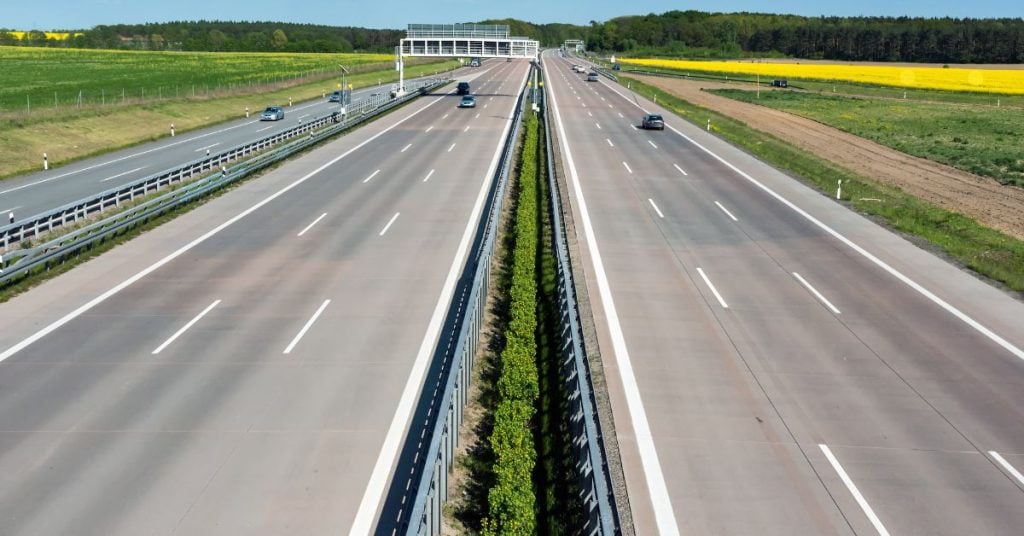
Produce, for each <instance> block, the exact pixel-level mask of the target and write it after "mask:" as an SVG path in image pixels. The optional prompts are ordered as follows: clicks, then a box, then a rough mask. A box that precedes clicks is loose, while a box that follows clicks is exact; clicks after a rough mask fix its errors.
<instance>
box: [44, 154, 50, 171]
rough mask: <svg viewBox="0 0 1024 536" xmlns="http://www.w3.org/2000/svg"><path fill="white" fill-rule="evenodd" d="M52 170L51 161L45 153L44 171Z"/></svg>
mask: <svg viewBox="0 0 1024 536" xmlns="http://www.w3.org/2000/svg"><path fill="white" fill-rule="evenodd" d="M48 169H50V159H49V158H47V156H46V153H43V171H46V170H48Z"/></svg>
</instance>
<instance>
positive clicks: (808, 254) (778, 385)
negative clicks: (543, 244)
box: [546, 56, 1024, 534]
mask: <svg viewBox="0 0 1024 536" xmlns="http://www.w3.org/2000/svg"><path fill="white" fill-rule="evenodd" d="M546 63H547V68H548V78H547V80H548V84H549V87H551V88H553V90H554V93H555V100H556V102H557V109H558V112H559V114H558V115H559V116H560V118H561V125H560V129H559V130H560V135H561V137H562V139H561V141H562V142H563V144H564V145H563V150H567V153H569V154H571V156H572V161H573V167H574V172H575V179H576V180H577V181H578V184H577V185H576V186H578V187H572V188H570V191H571V193H572V196H573V200H574V201H575V203H576V210H577V218H578V221H580V220H581V219H589V220H590V225H592V229H591V230H590V231H591V232H590V236H588V237H587V239H588V242H587V243H588V247H587V248H585V254H586V255H587V257H588V260H587V263H585V264H586V266H587V268H588V272H587V277H588V281H587V284H588V288H589V289H590V291H591V295H592V297H594V298H599V301H600V302H601V303H602V306H601V307H597V308H596V309H595V315H596V316H597V318H596V321H597V325H598V329H599V334H600V337H601V341H600V342H601V345H602V348H603V349H604V355H605V356H608V357H607V359H608V360H609V361H610V362H608V363H606V367H607V368H606V370H607V371H608V373H609V375H610V381H609V385H610V386H611V388H612V389H613V390H612V393H611V395H612V406H613V411H614V412H615V414H616V419H617V423H623V422H625V423H629V425H630V426H624V425H622V424H620V425H619V426H618V430H619V434H620V437H619V441H620V443H621V444H622V445H623V455H624V466H625V470H626V478H627V485H628V487H629V491H630V495H631V498H632V506H633V510H634V516H635V517H636V520H637V524H638V530H639V533H642V534H647V533H654V532H655V531H656V530H658V529H660V530H661V532H662V533H665V534H671V533H674V532H676V531H678V532H679V533H683V534H753V533H756V534H837V533H838V534H849V533H856V534H873V533H879V534H884V533H892V534H1017V533H1019V527H1021V526H1024V482H1021V481H1020V480H1018V479H1017V478H1016V477H1015V476H1014V474H1013V471H1012V470H1011V468H1016V470H1018V471H1019V469H1020V466H1021V462H1022V458H1021V453H1022V452H1024V405H1022V402H1024V397H1022V395H1024V360H1022V359H1021V355H1020V353H1019V352H1020V348H1021V347H1022V345H1024V330H1022V329H1021V324H1020V323H1019V320H1018V319H1019V318H1021V315H1022V313H1024V307H1022V305H1021V304H1020V303H1019V302H1017V301H1015V300H1013V299H1011V298H1008V297H1006V296H1005V295H1003V294H1001V293H1000V292H998V291H996V290H994V289H992V288H990V287H987V286H986V285H984V284H983V283H980V282H978V281H977V280H975V279H973V278H972V277H971V276H969V275H967V274H964V273H962V272H960V271H959V270H957V269H956V268H954V267H952V266H949V265H947V264H945V263H943V262H942V261H940V260H938V259H936V258H934V257H932V256H931V255H929V254H927V253H925V252H923V251H922V250H919V249H917V248H916V247H914V246H912V245H911V244H909V243H908V242H906V241H904V240H902V239H900V238H899V237H896V236H894V235H892V234H891V233H888V232H887V231H885V230H884V229H881V228H879V227H878V226H876V225H874V224H872V223H871V222H868V221H867V220H864V219H863V218H860V217H859V216H856V215H854V214H852V213H849V212H848V211H846V210H845V209H843V208H842V207H840V206H838V205H835V204H834V203H832V202H831V201H829V200H828V199H826V198H824V197H822V196H820V195H819V194H817V193H815V192H812V191H810V190H808V189H807V188H804V187H803V186H801V185H799V184H798V183H796V182H795V181H793V180H792V179H790V178H788V177H786V176H785V175H783V174H781V173H779V172H777V171H775V170H772V169H771V168H770V167H768V166H766V165H764V164H762V163H760V162H758V161H756V160H755V159H753V158H751V157H750V156H749V155H746V154H745V153H742V152H741V151H738V150H736V149H734V148H731V147H729V146H728V145H727V144H725V143H723V142H721V141H720V140H718V139H716V138H713V137H712V136H709V135H708V134H707V133H705V132H703V131H702V130H701V129H699V128H697V127H693V126H692V125H690V124H689V123H684V122H683V121H681V120H678V119H674V118H673V116H667V119H668V123H669V125H670V126H671V127H675V129H677V130H678V133H677V132H675V131H673V130H671V129H669V130H666V131H665V132H645V131H639V130H637V129H636V128H634V125H635V124H639V119H640V115H641V113H642V112H641V109H640V108H639V107H638V104H639V105H641V106H643V107H644V108H646V109H649V110H655V109H657V110H659V111H661V112H662V113H664V111H663V110H660V109H658V108H657V107H655V106H653V105H652V104H651V103H648V102H646V101H644V100H642V99H638V98H636V97H635V96H633V95H632V94H631V93H629V92H628V91H627V90H625V89H624V88H622V87H620V86H617V85H614V84H612V83H611V82H608V81H607V80H602V81H600V82H591V83H588V82H585V81H584V80H583V79H582V78H581V76H580V75H576V74H572V73H571V71H570V70H569V69H568V64H567V63H566V62H564V61H561V60H560V59H558V58H557V57H555V56H549V57H548V59H547V61H546ZM684 134H685V136H688V137H689V139H687V138H686V137H684V136H683V135H684ZM691 140H692V141H691ZM697 144H700V146H698V145H697ZM701 146H703V147H705V148H707V149H708V151H705V150H704V149H702V147H701ZM709 151H710V152H713V153H714V155H718V157H720V158H721V159H719V158H716V157H715V156H714V155H712V154H710V153H709ZM567 160H568V159H567ZM730 166H733V167H735V168H736V169H733V167H730ZM737 170H739V171H741V172H743V173H745V174H746V175H747V176H746V177H745V176H744V175H741V174H740V173H738V172H737ZM571 175H572V173H570V177H569V181H570V183H572V182H573V177H572V176H571ZM748 177H749V178H748ZM755 181H756V182H755ZM762 186H764V187H763V188H762ZM768 190H770V192H769V191H768ZM772 193H774V194H776V195H777V196H778V197H777V196H776V195H772ZM580 196H582V199H583V201H584V202H585V203H586V206H587V214H586V215H584V214H582V210H581V208H580ZM780 197H781V198H783V199H785V200H786V201H789V202H790V203H791V204H793V205H794V206H796V207H798V208H799V209H800V210H802V211H803V213H801V212H799V211H797V210H794V207H793V206H790V205H787V204H786V203H785V202H783V201H782V200H780ZM805 215H806V216H805ZM808 216H809V217H808ZM811 218H813V220H812V219H811ZM816 221H817V222H822V223H823V224H824V226H827V228H825V227H824V226H822V225H818V224H817V223H815V222H816ZM587 225H588V224H587V223H583V227H586V226H587ZM830 230H832V231H835V233H836V234H838V235H839V236H836V234H833V233H832V232H830ZM840 237H842V238H845V239H846V241H844V240H843V239H842V238H840ZM855 246H856V247H855ZM857 247H862V249H863V252H862V251H858V249H857ZM864 253H868V254H869V255H871V256H868V255H865V254H864ZM876 260H877V261H878V262H876ZM887 268H888V269H887ZM894 272H897V273H898V274H899V275H902V276H905V277H907V278H908V279H909V281H910V283H908V282H906V281H901V280H900V279H899V278H898V276H897V275H895V274H894ZM911 283H912V284H913V285H919V287H920V288H914V287H913V286H912V284H911ZM605 284H606V285H607V287H605V289H602V288H601V287H602V285H605ZM921 290H924V291H925V292H928V291H930V292H932V293H934V296H935V298H937V299H939V300H942V303H937V301H936V300H933V299H931V297H929V296H928V295H926V294H925V293H923V292H922V291H921ZM943 304H945V305H946V306H948V307H945V306H944V305H943ZM951 310H952V312H951ZM954 313H959V314H960V315H961V316H962V317H966V318H969V319H970V321H971V322H975V325H971V324H970V323H968V322H965V320H964V318H959V317H958V316H956V315H955V314H954ZM985 330H989V331H990V333H991V334H992V335H994V336H989V333H986V332H985ZM611 360H614V361H611ZM1003 453H1008V454H1009V455H1010V456H1011V457H1012V458H1013V459H1011V458H1006V457H1005V456H1003V455H1002V454H1003ZM1000 458H1002V459H1003V460H1005V461H1006V462H1007V463H1006V464H1003V463H1002V462H1001V461H1000Z"/></svg>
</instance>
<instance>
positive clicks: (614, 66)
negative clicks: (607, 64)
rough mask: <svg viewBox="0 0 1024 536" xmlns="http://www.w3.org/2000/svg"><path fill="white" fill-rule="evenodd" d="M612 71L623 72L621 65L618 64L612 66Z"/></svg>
mask: <svg viewBox="0 0 1024 536" xmlns="http://www.w3.org/2000/svg"><path fill="white" fill-rule="evenodd" d="M612 70H613V71H621V70H622V66H621V65H619V64H618V63H616V64H615V65H612Z"/></svg>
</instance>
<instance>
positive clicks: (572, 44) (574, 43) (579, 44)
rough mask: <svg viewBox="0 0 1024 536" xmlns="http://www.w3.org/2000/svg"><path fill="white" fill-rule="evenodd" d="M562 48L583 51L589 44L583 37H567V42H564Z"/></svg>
mask: <svg viewBox="0 0 1024 536" xmlns="http://www.w3.org/2000/svg"><path fill="white" fill-rule="evenodd" d="M562 48H564V49H566V50H574V51H576V52H583V51H584V50H586V49H587V45H586V43H584V42H583V40H581V39H566V40H565V43H563V44H562Z"/></svg>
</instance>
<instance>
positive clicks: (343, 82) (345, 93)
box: [338, 63, 348, 108]
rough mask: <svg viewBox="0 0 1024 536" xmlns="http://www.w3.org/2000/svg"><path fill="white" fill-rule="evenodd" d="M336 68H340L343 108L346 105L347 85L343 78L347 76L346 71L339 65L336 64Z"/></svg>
mask: <svg viewBox="0 0 1024 536" xmlns="http://www.w3.org/2000/svg"><path fill="white" fill-rule="evenodd" d="M338 67H339V68H341V106H342V108H344V107H345V105H346V104H348V102H347V101H348V84H347V83H346V78H345V76H346V75H348V69H346V68H345V66H344V65H341V64H340V63H339V64H338Z"/></svg>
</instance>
